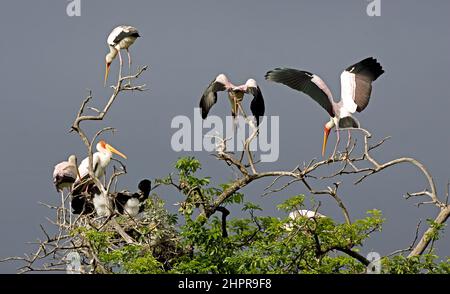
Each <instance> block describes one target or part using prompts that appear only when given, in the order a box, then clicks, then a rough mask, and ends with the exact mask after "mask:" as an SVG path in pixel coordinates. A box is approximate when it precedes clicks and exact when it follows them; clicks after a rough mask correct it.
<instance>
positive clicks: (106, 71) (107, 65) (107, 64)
mask: <svg viewBox="0 0 450 294" xmlns="http://www.w3.org/2000/svg"><path fill="white" fill-rule="evenodd" d="M110 67H111V63H106V68H105V83H104V86H105V87H106V82H107V81H108V75H109V68H110Z"/></svg>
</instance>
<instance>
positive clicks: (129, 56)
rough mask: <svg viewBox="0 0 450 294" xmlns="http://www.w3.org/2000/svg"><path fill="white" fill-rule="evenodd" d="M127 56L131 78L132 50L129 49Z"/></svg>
mask: <svg viewBox="0 0 450 294" xmlns="http://www.w3.org/2000/svg"><path fill="white" fill-rule="evenodd" d="M127 55H128V71H129V72H130V76H131V55H130V50H129V49H128V48H127Z"/></svg>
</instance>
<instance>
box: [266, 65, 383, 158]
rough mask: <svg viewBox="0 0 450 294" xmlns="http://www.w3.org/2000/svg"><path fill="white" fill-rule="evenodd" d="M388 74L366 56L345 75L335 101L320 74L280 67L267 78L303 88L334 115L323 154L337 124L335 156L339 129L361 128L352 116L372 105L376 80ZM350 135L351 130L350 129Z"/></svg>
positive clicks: (326, 136)
mask: <svg viewBox="0 0 450 294" xmlns="http://www.w3.org/2000/svg"><path fill="white" fill-rule="evenodd" d="M383 73H384V70H383V68H382V67H381V65H380V64H379V63H378V61H377V60H376V59H374V58H373V57H369V58H366V59H364V60H362V61H360V62H358V63H356V64H354V65H351V66H349V67H348V68H347V69H345V70H344V72H342V74H341V100H340V101H339V102H335V101H334V100H333V95H332V94H331V91H330V89H329V88H328V86H327V85H326V84H325V82H324V81H323V80H322V79H321V78H320V77H319V76H317V75H315V74H312V73H310V72H307V71H301V70H296V69H291V68H276V69H274V70H271V71H269V72H267V73H266V76H265V77H266V79H267V80H270V81H274V82H277V83H281V84H284V85H286V86H288V87H290V88H292V89H295V90H298V91H301V92H303V93H305V94H307V95H308V96H310V97H311V98H312V99H314V100H315V101H316V102H317V103H319V104H320V106H322V107H323V108H324V109H325V110H326V111H327V112H328V114H329V115H330V121H329V122H327V123H326V124H325V126H324V137H323V145H322V156H324V155H325V150H326V145H327V140H328V135H329V133H330V130H331V129H333V128H334V127H336V129H337V141H336V145H335V148H334V151H333V155H332V158H334V155H335V153H336V148H337V145H338V144H339V129H345V128H359V127H360V124H359V122H358V121H357V120H356V118H354V117H353V116H352V114H353V113H355V112H356V111H358V112H361V111H363V110H364V109H365V108H366V107H367V105H368V104H369V100H370V95H371V93H372V82H373V81H375V80H377V79H378V77H380V76H381V75H382V74H383ZM349 137H350V132H349Z"/></svg>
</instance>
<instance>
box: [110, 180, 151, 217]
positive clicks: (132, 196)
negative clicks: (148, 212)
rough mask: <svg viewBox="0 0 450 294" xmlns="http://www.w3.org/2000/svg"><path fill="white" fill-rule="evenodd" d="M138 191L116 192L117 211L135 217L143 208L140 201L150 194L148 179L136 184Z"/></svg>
mask: <svg viewBox="0 0 450 294" xmlns="http://www.w3.org/2000/svg"><path fill="white" fill-rule="evenodd" d="M138 189H139V192H136V193H130V192H127V191H123V192H119V193H117V194H116V197H115V202H116V209H117V212H118V213H120V214H124V215H129V216H131V217H135V216H136V215H138V214H139V213H140V212H142V211H143V210H144V206H143V205H142V203H143V202H144V201H145V200H147V198H148V196H149V195H150V190H151V182H150V180H147V179H145V180H142V181H140V182H139V184H138Z"/></svg>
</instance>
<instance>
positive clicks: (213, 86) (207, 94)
mask: <svg viewBox="0 0 450 294" xmlns="http://www.w3.org/2000/svg"><path fill="white" fill-rule="evenodd" d="M219 91H227V92H228V98H229V99H230V103H231V115H232V116H233V118H236V117H237V116H238V115H239V108H240V107H241V102H242V100H243V99H244V94H250V95H252V96H253V100H252V102H251V103H250V110H251V111H252V113H253V116H254V117H255V118H256V125H257V126H258V125H259V123H260V117H261V116H263V115H264V110H265V108H264V98H263V95H262V93H261V89H260V88H259V86H258V85H257V84H256V81H255V80H254V79H248V80H247V82H246V83H245V84H244V85H240V86H235V85H233V84H232V83H231V82H230V81H229V80H228V78H227V76H226V75H224V74H220V75H218V76H217V77H216V78H215V79H214V80H213V81H212V82H211V83H210V84H209V86H208V88H206V90H205V91H204V93H203V95H202V98H201V99H200V109H201V111H202V118H203V119H205V118H206V117H207V116H208V113H209V110H210V109H211V107H212V106H213V105H214V104H216V102H217V92H219Z"/></svg>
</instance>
